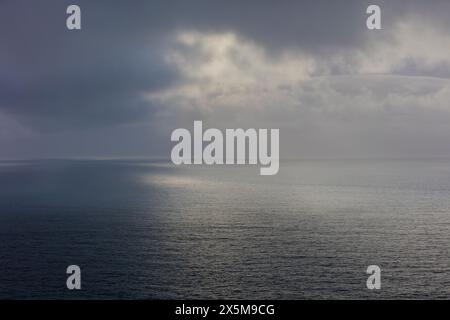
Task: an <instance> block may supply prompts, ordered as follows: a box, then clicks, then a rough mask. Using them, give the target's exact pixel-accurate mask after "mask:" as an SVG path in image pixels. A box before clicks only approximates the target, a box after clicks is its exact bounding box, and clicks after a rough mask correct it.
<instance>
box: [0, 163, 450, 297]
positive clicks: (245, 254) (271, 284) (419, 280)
mask: <svg viewBox="0 0 450 320" xmlns="http://www.w3.org/2000/svg"><path fill="white" fill-rule="evenodd" d="M69 265H79V266H80V267H81V270H82V271H81V273H82V277H81V279H82V290H80V291H69V290H67V288H66V279H67V276H68V275H67V274H66V268H67V266H69ZM369 265H378V266H380V268H381V289H380V290H368V289H367V288H366V280H367V277H368V275H367V274H366V268H367V266H369ZM0 298H1V299H35V298H38V299H78V298H88V299H155V298H158V299H185V298H186V299H197V298H204V299H216V298H222V299H231V298H232V299H328V298H333V299H379V298H381V299H393V298H405V299H419V298H421V299H422V298H423V299H431V298H438V299H443V298H447V299H448V298H450V161H449V160H448V159H434V160H405V159H394V160H380V159H378V160H361V159H360V160H349V159H347V160H344V159H341V160H323V159H315V160H296V161H284V162H282V163H281V166H280V172H279V173H278V175H276V176H260V175H259V167H257V166H184V167H176V166H173V165H171V164H169V163H165V162H162V161H112V160H108V161H107V160H92V161H69V160H67V161H66V160H51V161H50V160H49V161H18V162H14V161H9V162H8V161H3V162H0Z"/></svg>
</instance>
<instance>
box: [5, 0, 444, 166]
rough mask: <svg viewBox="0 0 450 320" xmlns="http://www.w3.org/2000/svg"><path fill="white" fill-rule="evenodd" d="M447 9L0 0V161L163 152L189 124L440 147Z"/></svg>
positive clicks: (304, 142)
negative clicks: (70, 11) (76, 22)
mask: <svg viewBox="0 0 450 320" xmlns="http://www.w3.org/2000/svg"><path fill="white" fill-rule="evenodd" d="M75 3H76V4H78V5H79V6H80V7H81V10H82V30H81V31H69V30H67V28H66V23H65V20H66V17H67V15H66V13H65V12H66V8H67V6H68V5H70V4H75ZM369 4H378V5H380V6H381V10H382V13H381V14H382V30H368V29H367V28H366V22H365V21H366V18H367V15H366V13H365V11H366V8H367V6H368V5H369ZM449 16H450V1H421V0H417V1H414V0H408V1H386V2H384V1H367V2H366V1H349V0H345V1H344V0H342V1H331V0H330V1H317V0H314V1H264V0H258V1H256V0H255V1H250V0H246V1H242V0H239V1H233V0H223V1H213V0H208V1H195V0H190V1H186V0H184V1H168V0H153V1H96V0H89V1H81V0H77V1H61V0H54V1H48V0H42V1H31V0H29V1H20V0H0V158H1V159H8V158H19V159H25V158H55V157H66V158H71V157H148V156H167V157H168V156H169V154H170V148H171V142H170V133H171V132H172V130H174V129H175V128H179V127H185V128H188V129H191V130H192V126H193V120H203V122H204V127H205V128H206V127H215V128H239V127H243V128H250V127H252V128H280V140H281V141H280V153H281V156H282V157H294V156H296V157H316V156H320V157H322V156H325V157H328V156H331V157H353V156H439V155H450V34H449V30H450V20H449V19H448V17H449Z"/></svg>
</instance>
